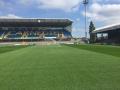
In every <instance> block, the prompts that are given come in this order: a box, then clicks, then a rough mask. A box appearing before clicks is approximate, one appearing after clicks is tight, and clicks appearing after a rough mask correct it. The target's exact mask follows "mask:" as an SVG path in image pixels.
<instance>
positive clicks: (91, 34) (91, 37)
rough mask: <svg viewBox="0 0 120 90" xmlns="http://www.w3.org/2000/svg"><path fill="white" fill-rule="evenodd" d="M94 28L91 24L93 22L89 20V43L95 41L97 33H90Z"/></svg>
mask: <svg viewBox="0 0 120 90" xmlns="http://www.w3.org/2000/svg"><path fill="white" fill-rule="evenodd" d="M94 30H95V26H94V24H93V22H92V21H91V22H90V26H89V33H90V43H94V42H95V41H96V38H97V35H96V34H94V33H92V31H94Z"/></svg>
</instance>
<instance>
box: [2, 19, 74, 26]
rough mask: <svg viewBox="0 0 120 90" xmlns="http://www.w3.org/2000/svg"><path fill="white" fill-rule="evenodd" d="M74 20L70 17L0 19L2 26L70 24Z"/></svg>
mask: <svg viewBox="0 0 120 90" xmlns="http://www.w3.org/2000/svg"><path fill="white" fill-rule="evenodd" d="M71 24H72V21H71V20H69V19H39V18H33V19H32V18H26V19H25V18H24V19H0V26H2V27H3V26H24V25H25V26H33V27H34V26H56V27H61V26H63V27H64V26H68V25H71Z"/></svg>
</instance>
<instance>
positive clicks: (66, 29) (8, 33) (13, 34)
mask: <svg viewBox="0 0 120 90" xmlns="http://www.w3.org/2000/svg"><path fill="white" fill-rule="evenodd" d="M71 31H72V21H71V20H68V19H0V41H1V42H9V41H10V42H21V41H25V42H29V41H44V40H46V39H54V40H65V41H68V40H71V38H72V35H71Z"/></svg>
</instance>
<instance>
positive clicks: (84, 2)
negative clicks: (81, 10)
mask: <svg viewBox="0 0 120 90" xmlns="http://www.w3.org/2000/svg"><path fill="white" fill-rule="evenodd" d="M83 4H84V7H85V38H86V39H87V14H86V13H87V5H88V0H83Z"/></svg>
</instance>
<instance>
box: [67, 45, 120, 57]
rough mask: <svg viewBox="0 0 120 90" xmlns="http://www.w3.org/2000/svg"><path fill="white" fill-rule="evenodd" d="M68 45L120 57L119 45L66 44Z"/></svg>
mask: <svg viewBox="0 0 120 90" xmlns="http://www.w3.org/2000/svg"><path fill="white" fill-rule="evenodd" d="M66 46H69V47H73V48H78V49H82V50H88V51H93V52H97V53H103V54H107V55H112V56H116V57H120V47H119V46H107V45H66Z"/></svg>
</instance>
